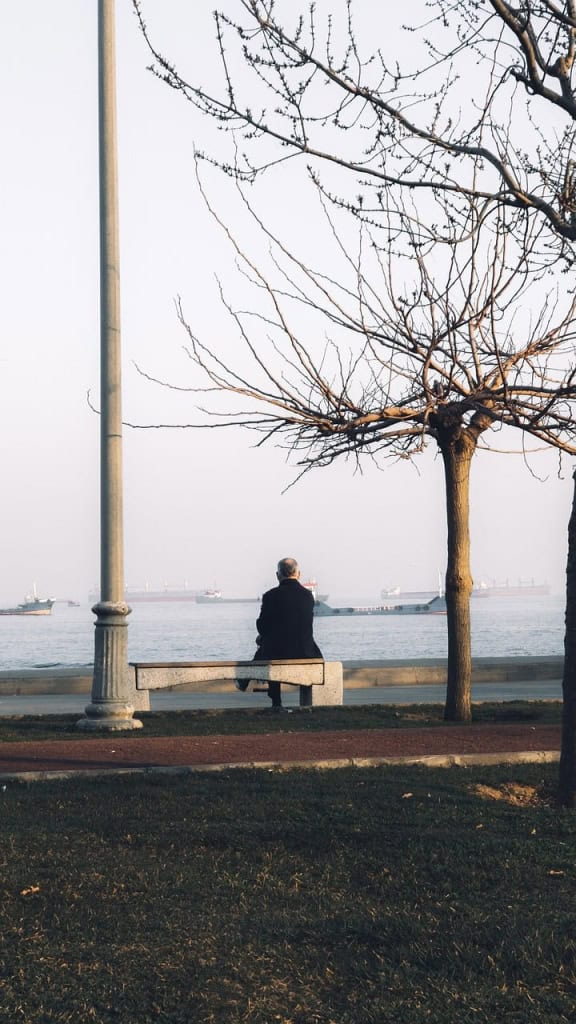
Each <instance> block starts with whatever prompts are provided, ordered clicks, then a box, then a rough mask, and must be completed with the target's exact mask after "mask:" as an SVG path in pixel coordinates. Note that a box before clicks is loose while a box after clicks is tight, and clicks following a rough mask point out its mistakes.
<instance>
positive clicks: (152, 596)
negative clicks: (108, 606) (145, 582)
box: [88, 590, 197, 604]
mask: <svg viewBox="0 0 576 1024" xmlns="http://www.w3.org/2000/svg"><path fill="white" fill-rule="evenodd" d="M196 596H197V591H195V590H127V591H126V592H125V595H124V597H125V600H126V602H127V603H128V604H146V603H149V604H157V603H159V602H164V601H194V602H195V601H196ZM88 600H89V602H90V604H96V603H97V602H98V601H99V600H100V594H99V593H98V592H97V591H95V590H93V591H91V592H90V593H89V594H88Z"/></svg>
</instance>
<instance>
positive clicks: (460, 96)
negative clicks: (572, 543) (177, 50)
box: [133, 0, 576, 800]
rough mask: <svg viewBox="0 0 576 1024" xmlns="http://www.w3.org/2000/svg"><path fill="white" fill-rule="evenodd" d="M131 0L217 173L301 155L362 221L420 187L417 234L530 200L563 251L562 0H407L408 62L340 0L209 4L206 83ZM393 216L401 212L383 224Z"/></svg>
mask: <svg viewBox="0 0 576 1024" xmlns="http://www.w3.org/2000/svg"><path fill="white" fill-rule="evenodd" d="M133 4H134V7H135V9H136V12H137V14H138V16H139V18H140V21H141V25H142V30H143V32H144V34H145V36H146V38H147V40H148V44H149V46H150V49H151V51H152V53H153V55H154V64H153V70H154V72H155V74H157V75H158V76H159V77H160V78H161V79H162V80H164V81H165V82H167V83H168V84H169V85H170V86H171V87H172V88H174V89H176V90H178V91H179V92H180V93H181V94H182V95H183V96H184V97H185V98H186V99H187V100H189V101H190V102H191V103H192V104H193V105H195V106H196V107H197V108H198V109H199V110H200V111H201V112H202V113H204V114H207V115H208V116H209V118H212V119H214V120H215V121H216V123H217V124H218V126H219V127H220V128H224V129H228V130H230V131H231V132H232V133H233V134H234V139H235V144H236V154H240V156H239V157H238V155H237V156H236V159H234V160H230V161H229V162H226V160H221V159H219V160H218V159H215V157H214V154H213V153H212V154H210V156H209V158H212V159H214V160H215V162H218V163H219V164H220V166H222V167H223V168H224V169H225V170H226V171H227V172H228V173H230V174H232V175H234V176H236V177H240V178H243V179H246V180H254V179H255V178H256V177H257V175H258V174H259V173H260V172H262V171H265V170H267V169H268V168H270V167H272V166H274V165H276V164H277V163H278V162H279V161H282V160H289V159H291V158H293V157H294V156H296V157H298V156H301V157H302V158H303V159H304V161H305V163H306V166H307V168H308V170H309V173H310V175H311V177H312V178H313V179H314V181H315V182H316V183H319V182H320V180H321V176H322V186H323V188H324V190H325V194H327V195H329V196H330V198H331V200H332V201H333V202H334V203H336V204H339V205H341V206H342V207H344V208H345V209H347V210H348V211H349V212H351V213H352V214H353V215H355V216H356V217H357V218H358V219H359V220H364V221H366V223H377V222H379V221H380V220H381V219H384V220H387V219H388V218H389V217H390V216H391V214H392V213H393V212H394V208H395V207H394V203H393V202H391V198H390V197H391V190H394V189H396V188H400V189H407V190H408V191H409V193H410V194H411V195H416V194H423V195H425V196H426V197H427V202H428V204H429V206H428V209H429V211H430V215H429V216H428V217H427V218H426V223H423V221H422V219H421V218H420V219H418V218H417V220H416V223H417V225H418V228H417V233H418V234H419V241H423V240H424V241H425V240H434V239H436V238H439V237H444V238H445V239H448V240H449V242H450V243H452V242H453V241H454V240H455V239H457V238H459V237H461V232H462V227H463V225H465V224H466V223H467V221H468V217H469V209H470V206H469V204H470V201H471V200H472V201H474V202H475V203H480V204H484V205H483V206H482V205H481V206H480V209H481V213H482V216H488V215H490V214H491V212H492V211H495V210H496V209H497V208H500V209H501V208H503V207H504V208H506V209H507V210H508V211H509V219H508V226H509V229H510V230H514V231H516V232H517V233H518V238H519V239H521V237H522V233H523V232H524V231H525V230H526V221H527V219H530V217H531V216H532V215H536V216H537V217H538V218H539V219H540V220H541V223H542V224H543V225H544V227H545V229H547V230H546V231H545V232H544V234H543V235H542V236H541V239H540V241H541V243H542V244H541V249H540V257H541V259H542V260H543V261H545V262H546V263H548V265H554V263H555V261H558V260H560V261H561V263H560V264H559V266H560V267H562V266H564V267H565V268H568V267H571V266H572V264H573V261H574V250H573V243H574V241H575V240H576V154H575V130H576V127H575V122H576V93H575V87H574V61H575V57H576V2H575V0H558V2H557V0H516V2H515V3H511V2H508V0H426V2H425V0H420V3H413V4H411V5H410V15H409V16H410V17H412V18H413V19H417V18H418V17H419V18H420V23H419V24H416V25H415V26H413V28H412V30H411V32H410V41H411V44H412V46H411V51H410V54H411V56H410V62H411V66H406V62H405V66H399V64H398V62H397V61H396V59H395V54H393V53H392V54H390V53H386V52H385V49H384V46H383V45H381V46H377V45H374V44H372V42H371V40H370V43H369V44H368V46H367V47H364V49H365V50H366V52H362V49H363V48H362V47H361V45H360V43H359V37H358V34H357V32H356V28H355V25H354V19H353V8H354V4H353V2H352V0H342V7H341V9H340V14H341V20H340V25H337V12H336V13H334V14H333V13H330V15H327V16H326V17H325V18H322V17H321V15H320V13H319V11H320V10H321V7H317V6H316V5H315V4H312V5H311V6H310V7H309V8H307V9H306V11H305V12H302V11H298V10H297V9H296V11H295V9H294V7H295V5H293V4H281V3H278V2H275V0H236V3H235V5H234V7H233V8H232V13H230V11H231V8H230V5H228V11H227V12H223V11H220V12H218V11H217V12H216V13H215V15H214V17H215V26H216V45H217V48H218V53H219V56H220V66H221V71H222V76H221V85H220V88H218V87H217V88H216V89H214V90H213V91H209V90H206V89H204V88H202V86H201V85H200V84H199V83H198V82H197V81H193V80H188V79H187V77H186V76H185V75H184V74H183V73H182V72H181V70H180V69H178V68H176V67H174V66H173V65H172V64H171V63H170V61H169V60H168V59H166V58H165V57H164V56H163V55H162V54H161V53H159V52H158V51H157V50H156V49H155V48H154V45H153V42H152V40H151V38H150V36H149V35H148V33H147V30H146V25H145V22H144V17H143V4H142V3H141V0H133ZM414 11H415V13H413V12H414ZM412 54H414V57H412ZM418 54H419V55H420V56H418ZM240 70H241V71H242V73H241V74H240V73H239V72H240ZM338 172H339V173H340V174H341V175H342V177H340V179H338ZM346 179H348V181H349V184H346V183H345V181H346ZM343 182H344V183H343ZM432 208H433V212H432ZM411 223H412V229H413V230H414V221H412V222H411ZM405 224H406V220H405V219H403V218H400V222H399V223H397V224H396V225H394V228H395V230H401V229H403V228H404V227H405ZM571 361H572V357H571V356H570V357H568V362H569V363H570V362H571ZM570 537H572V534H570ZM571 557H572V556H571V555H569V572H568V577H569V579H570V564H571ZM574 558H576V555H575V556H574ZM571 595H572V599H573V600H574V601H576V591H575V590H574V588H572V589H571V588H570V586H568V593H567V600H568V607H567V631H566V640H565V650H566V660H565V671H564V680H563V691H564V715H565V729H564V738H563V757H562V765H561V774H562V773H563V778H564V783H563V784H562V786H561V789H562V791H563V793H564V799H565V800H566V793H567V792H568V790H570V791H571V793H572V799H573V800H574V799H576V768H575V765H574V750H576V716H574V714H573V710H572V712H571V711H570V708H572V709H573V707H574V705H575V703H576V631H575V630H574V629H572V628H570V627H569V623H570V622H574V621H576V609H574V608H572V609H571V607H570V601H571ZM569 735H571V741H570V743H571V746H570V750H571V753H569V754H568V755H566V756H565V754H564V750H565V749H566V745H567V743H568V736H569ZM568 766H569V767H568ZM568 772H571V774H570V775H567V773H568Z"/></svg>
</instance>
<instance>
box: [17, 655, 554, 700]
mask: <svg viewBox="0 0 576 1024" xmlns="http://www.w3.org/2000/svg"><path fill="white" fill-rule="evenodd" d="M563 664H564V659H563V658H562V657H541V658H536V657H533V658H523V657H518V658H506V659H500V658H475V659H473V662H472V681H473V682H475V683H500V682H509V683H514V682H518V683H521V682H525V681H527V680H531V679H561V678H562V669H563ZM445 682H446V661H445V660H434V659H428V658H423V659H421V660H417V659H412V660H410V659H407V660H403V661H345V662H344V687H345V688H349V689H350V688H353V687H369V686H407V685H415V684H416V685H418V684H427V683H440V684H443V683H445ZM91 687H92V668H91V666H89V665H72V666H70V667H68V668H61V667H58V666H47V667H46V668H35V669H20V670H19V671H10V670H7V669H5V670H3V671H0V696H2V695H4V696H7V697H8V696H11V697H13V696H26V695H27V694H29V695H36V694H48V693H90V689H91ZM233 688H234V686H233V683H231V682H230V680H222V681H221V682H215V683H210V689H211V690H216V691H220V692H227V691H229V690H232V689H233ZM179 689H180V690H184V691H185V690H187V689H188V687H186V686H182V687H179ZM190 689H191V690H197V689H198V687H197V686H192V687H190Z"/></svg>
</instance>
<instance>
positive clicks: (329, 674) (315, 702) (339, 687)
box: [300, 661, 344, 708]
mask: <svg viewBox="0 0 576 1024" xmlns="http://www.w3.org/2000/svg"><path fill="white" fill-rule="evenodd" d="M343 703H344V683H343V677H342V663H341V662H339V661H329V662H326V664H325V665H324V685H323V686H301V687H300V707H301V708H311V707H313V708H317V707H334V706H335V705H336V706H340V705H342V704H343Z"/></svg>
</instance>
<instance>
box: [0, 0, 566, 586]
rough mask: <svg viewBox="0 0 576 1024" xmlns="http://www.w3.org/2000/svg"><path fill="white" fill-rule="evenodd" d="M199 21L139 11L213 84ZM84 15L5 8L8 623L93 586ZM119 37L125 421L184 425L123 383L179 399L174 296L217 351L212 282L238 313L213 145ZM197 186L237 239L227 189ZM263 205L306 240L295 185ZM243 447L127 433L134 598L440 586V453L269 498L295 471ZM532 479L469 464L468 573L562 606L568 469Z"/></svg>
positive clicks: (180, 5) (552, 465)
mask: <svg viewBox="0 0 576 1024" xmlns="http://www.w3.org/2000/svg"><path fill="white" fill-rule="evenodd" d="M227 3H228V7H229V8H233V0H227ZM212 6H213V5H212V4H199V3H191V2H189V0H146V3H145V10H146V12H147V15H148V22H149V25H150V28H151V30H153V32H154V33H157V38H158V39H159V44H160V46H161V48H163V49H164V50H165V51H167V52H168V53H171V54H174V57H175V58H177V59H178V60H180V59H182V60H185V61H186V62H187V67H188V68H189V69H190V68H192V67H193V68H194V69H195V71H196V72H197V74H198V78H199V79H201V80H205V79H204V78H203V76H209V75H210V74H211V73H212V72H213V70H214V68H215V61H216V55H215V50H214V45H213V38H214V33H213V29H212V27H211V22H210V10H211V8H212ZM371 6H372V13H373V8H374V5H373V4H372V5H371ZM362 7H364V8H365V7H366V3H364V4H362V3H360V4H359V8H362ZM382 7H384V5H382ZM198 8H200V13H198ZM96 11H97V4H96V0H81V2H78V0H54V2H52V3H46V0H27V2H26V3H18V4H14V3H8V2H6V0H4V2H1V3H0V35H1V38H2V40H3V44H4V45H3V60H2V64H1V67H0V95H1V96H2V129H3V138H2V151H3V159H2V189H1V200H0V201H1V239H2V242H1V248H0V252H1V261H2V263H1V273H2V282H3V289H2V293H3V299H2V303H1V304H0V331H1V337H2V350H1V353H0V360H1V368H2V373H1V377H0V380H1V404H0V425H1V431H0V436H1V439H2V457H1V471H2V479H3V488H2V493H3V500H2V509H1V515H2V530H1V532H0V552H1V555H0V566H1V575H0V600H1V601H2V602H6V601H16V600H21V599H22V597H23V596H24V594H25V593H27V592H28V591H29V590H30V588H31V586H32V584H33V583H34V582H35V583H36V585H37V587H38V590H39V592H41V593H42V594H43V595H52V596H57V597H62V598H68V597H71V598H77V599H81V600H84V599H85V598H86V595H87V592H88V590H89V589H91V588H92V587H93V586H94V585H95V584H96V582H97V580H98V576H99V551H98V543H99V539H98V538H99V528H98V500H99V499H98V486H99V484H98V481H99V467H98V419H97V416H96V415H95V414H94V413H93V412H92V411H91V410H90V408H89V405H88V402H87V397H86V396H87V392H88V391H91V392H92V394H93V395H94V397H95V400H97V395H98V373H99V368H98V359H99V324H98V234H97V226H98V194H97V106H96V102H97V101H96V89H97V67H96ZM381 18H382V23H384V20H385V19H384V14H382V15H381ZM117 25H118V36H117V62H118V106H119V141H118V145H119V166H120V218H121V287H122V315H123V322H122V343H123V353H124V359H125V369H124V416H125V419H126V420H128V421H135V422H146V421H149V422H158V421H162V422H168V421H174V422H179V421H186V420H191V419H193V418H194V415H193V413H192V410H191V409H190V408H189V405H190V399H189V397H188V396H182V395H180V396H177V395H175V394H174V393H171V392H166V391H162V390H161V389H158V388H154V387H152V386H151V385H147V384H144V382H143V381H142V379H141V378H140V377H139V376H138V374H137V373H136V371H135V369H134V366H133V363H134V362H137V363H139V364H140V365H141V366H142V368H143V369H145V370H147V371H149V372H151V373H154V374H158V375H161V376H165V377H168V378H170V379H172V380H174V381H175V382H176V383H182V382H183V383H186V373H187V366H186V358H185V356H183V354H182V345H183V344H184V341H185V339H184V337H183V334H182V329H181V327H180V326H179V324H178V322H177V320H176V316H175V311H174V298H175V296H176V295H181V296H182V299H183V302H184V304H185V308H186V312H187V315H188V316H189V317H190V319H191V321H193V323H194V326H195V328H196V330H197V331H198V332H199V333H202V334H203V335H204V336H206V337H211V336H219V337H221V336H222V335H224V336H226V332H227V331H229V330H230V324H229V322H228V320H227V317H226V316H225V314H224V312H223V310H222V307H221V304H220V301H219V297H218V290H217V287H216V283H215V274H216V273H218V274H219V275H220V276H222V277H223V279H224V280H225V281H227V282H228V284H229V287H230V289H231V290H232V292H233V293H234V291H235V290H237V289H238V288H240V287H241V285H239V283H238V280H237V278H236V277H235V274H234V266H233V259H232V256H231V254H230V252H229V250H227V248H226V245H225V243H224V240H223V238H222V237H221V235H220V233H219V232H218V231H217V228H216V226H215V225H214V223H213V222H212V221H211V220H210V218H209V216H208V215H207V212H206V210H205V207H204V205H203V203H202V201H201V199H200V197H199V194H198V189H197V185H196V181H195V176H194V165H193V148H194V145H197V146H199V147H200V148H201V147H202V145H203V144H208V131H209V129H208V126H206V127H205V126H204V123H203V122H202V119H201V118H200V117H199V115H197V114H196V113H195V112H194V111H193V110H192V109H191V108H190V106H189V105H187V104H186V103H185V102H184V101H183V100H182V99H181V98H179V97H178V96H177V95H176V94H175V93H174V92H172V91H171V90H169V89H168V88H166V87H165V86H163V85H161V84H160V83H159V82H157V81H156V80H155V79H154V78H153V77H152V76H151V75H150V73H149V72H147V70H146V65H147V63H148V61H149V55H148V52H147V50H146V48H145V46H144V43H143V40H142V39H141V37H140V35H139V30H138V25H137V22H136V19H135V17H134V15H133V13H132V7H131V4H130V2H129V0H117ZM382 31H383V32H384V26H383V25H382ZM204 133H206V134H204ZM210 182H211V188H212V193H211V194H212V195H213V196H214V195H216V194H217V195H218V200H219V203H220V204H221V207H220V208H221V209H222V210H223V211H224V212H225V214H226V216H230V217H231V218H234V216H235V213H234V202H235V200H234V197H233V195H232V193H231V189H230V187H229V186H227V185H226V184H225V183H224V182H222V183H219V181H218V179H217V178H216V176H214V177H212V178H211V179H210ZM260 201H261V203H262V204H263V205H264V207H265V206H266V204H269V205H270V210H271V212H274V213H275V214H276V215H277V214H278V211H279V209H281V208H282V207H288V212H289V218H290V225H291V229H292V230H293V231H294V230H295V229H296V230H300V232H301V236H302V237H305V235H306V231H309V230H310V217H311V216H312V214H311V207H310V205H309V197H307V196H304V195H302V196H301V195H300V194H299V192H298V185H297V183H296V184H295V185H294V191H293V192H292V193H291V194H290V195H289V202H288V203H287V202H286V192H284V191H282V190H281V189H279V186H278V182H277V181H276V183H274V182H270V183H268V184H266V185H265V186H264V187H263V190H262V192H261V193H260ZM239 223H240V221H239ZM249 242H250V239H249V237H245V238H243V243H244V244H245V245H249ZM231 344H232V342H231ZM254 440H255V438H254V436H253V435H252V434H249V433H242V432H223V431H218V432H216V431H210V432H208V431H203V432H201V433H198V432H194V431H165V432H159V431H142V432H139V431H133V430H129V429H127V430H126V432H125V441H124V468H125V564H126V581H127V583H128V584H129V585H131V586H142V585H143V584H144V583H145V582H148V583H149V584H150V586H152V587H160V586H162V585H163V584H164V583H168V584H170V585H175V586H176V585H182V584H183V582H184V581H185V580H186V581H188V584H189V585H190V586H193V587H199V588H203V587H209V586H212V585H215V584H216V585H218V586H220V587H221V588H222V589H223V590H224V591H225V592H227V593H228V594H230V595H233V594H234V595H239V594H240V595H242V594H253V593H260V592H261V591H262V589H263V588H265V587H266V586H268V585H272V583H273V582H274V580H273V570H274V565H275V562H276V560H277V559H278V558H279V557H281V556H284V555H294V556H296V557H297V558H298V559H299V560H300V562H301V565H302V569H303V572H304V574H305V575H314V576H315V577H316V578H317V579H318V581H319V583H320V585H321V589H322V590H327V591H329V592H330V594H331V595H333V596H335V597H337V596H338V595H354V594H357V595H363V596H368V595H373V596H374V597H377V596H378V594H379V592H380V589H381V587H383V586H388V585H394V584H400V585H401V586H404V587H406V588H408V587H410V588H412V587H433V586H434V585H435V583H436V580H437V576H438V571H439V570H441V571H444V569H445V544H446V530H445V522H444V491H443V474H442V469H441V464H440V461H439V459H438V458H437V457H435V454H434V451H433V448H432V447H431V448H430V451H429V453H428V454H427V455H426V456H424V457H423V458H421V459H419V460H418V463H417V464H416V465H411V464H408V463H404V462H403V463H401V464H393V463H391V462H389V463H385V464H384V466H383V468H382V469H380V470H377V469H376V468H375V467H374V466H372V465H371V464H370V463H369V462H367V463H366V465H365V470H364V473H363V474H362V475H360V474H358V473H356V474H354V472H353V468H352V466H351V465H349V464H346V463H345V462H341V463H340V464H337V465H335V466H333V467H331V468H330V469H325V470H319V471H317V472H315V473H313V474H311V475H309V476H308V477H307V478H306V479H304V480H303V481H302V482H300V483H299V484H298V485H297V486H296V487H294V488H292V489H291V490H289V491H288V493H286V494H282V491H283V489H284V488H286V486H287V485H288V484H289V483H290V481H291V480H292V479H293V478H294V476H295V471H294V468H293V467H292V468H291V466H290V465H289V464H287V462H286V453H284V452H282V451H278V450H277V449H274V448H272V447H268V448H264V449H258V450H256V449H255V448H254V447H252V446H253V444H254ZM531 464H532V466H533V468H534V469H535V470H536V471H537V473H538V474H539V475H540V477H541V478H542V480H538V479H536V478H535V476H534V475H531V473H530V472H528V470H527V468H526V466H525V464H524V462H523V460H522V458H521V457H518V456H503V455H501V456H498V455H493V454H483V453H480V454H479V455H478V456H477V458H476V459H475V464H474V467H473V470H472V523H471V525H472V566H473V573H474V576H475V578H476V579H477V580H480V579H481V578H485V579H493V578H496V579H497V580H498V581H501V580H504V579H506V578H509V579H510V580H511V581H512V580H516V579H518V577H522V578H524V579H526V578H531V577H533V578H535V579H537V580H547V581H548V582H550V583H551V584H552V585H553V586H554V588H555V589H556V590H559V589H561V588H562V586H563V574H564V569H565V560H566V528H567V522H568V518H569V512H570V503H571V495H572V480H571V473H572V465H571V463H570V460H566V461H565V464H564V467H563V475H562V478H559V477H558V456H557V454H554V453H547V454H545V455H540V456H538V457H535V459H534V460H533V461H532V463H531Z"/></svg>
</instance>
